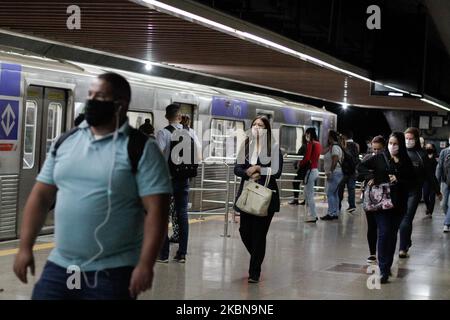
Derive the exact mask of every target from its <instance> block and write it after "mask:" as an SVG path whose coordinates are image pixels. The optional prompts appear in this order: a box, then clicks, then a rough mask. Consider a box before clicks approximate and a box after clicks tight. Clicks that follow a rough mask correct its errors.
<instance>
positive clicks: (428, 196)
mask: <svg viewBox="0 0 450 320" xmlns="http://www.w3.org/2000/svg"><path fill="white" fill-rule="evenodd" d="M425 151H426V153H427V156H428V158H429V159H430V162H431V171H432V172H436V168H437V165H438V162H437V160H436V158H437V152H436V147H435V146H434V144H432V143H427V144H426V145H425ZM438 182H439V180H438ZM423 198H424V201H425V205H426V207H427V209H426V211H425V217H426V218H428V219H431V218H432V217H433V211H434V205H435V203H436V191H435V190H434V188H433V187H432V185H431V184H430V182H429V181H428V179H427V180H425V182H424V184H423Z"/></svg>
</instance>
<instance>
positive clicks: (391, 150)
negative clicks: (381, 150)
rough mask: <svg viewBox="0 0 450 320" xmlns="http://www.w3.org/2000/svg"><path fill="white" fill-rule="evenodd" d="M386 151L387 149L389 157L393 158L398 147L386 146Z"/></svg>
mask: <svg viewBox="0 0 450 320" xmlns="http://www.w3.org/2000/svg"><path fill="white" fill-rule="evenodd" d="M388 149H389V153H390V154H391V155H393V156H395V155H397V154H398V146H394V145H392V144H390V145H389V146H388Z"/></svg>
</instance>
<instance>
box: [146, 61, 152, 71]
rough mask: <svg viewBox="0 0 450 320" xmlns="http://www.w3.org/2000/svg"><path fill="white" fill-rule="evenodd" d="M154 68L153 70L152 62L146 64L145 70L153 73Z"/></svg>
mask: <svg viewBox="0 0 450 320" xmlns="http://www.w3.org/2000/svg"><path fill="white" fill-rule="evenodd" d="M152 68H153V66H152V64H151V63H150V62H147V63H146V64H145V70H147V71H152Z"/></svg>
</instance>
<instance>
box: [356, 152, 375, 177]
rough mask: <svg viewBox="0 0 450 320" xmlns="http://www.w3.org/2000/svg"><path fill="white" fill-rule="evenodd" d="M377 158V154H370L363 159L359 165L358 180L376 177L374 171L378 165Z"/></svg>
mask: <svg viewBox="0 0 450 320" xmlns="http://www.w3.org/2000/svg"><path fill="white" fill-rule="evenodd" d="M376 158H377V157H376V156H369V157H366V158H365V159H363V160H362V161H361V163H360V164H359V165H358V167H357V172H358V181H363V180H366V181H368V180H371V179H374V178H375V174H374V171H375V167H376V166H375V161H376V160H375V159H376Z"/></svg>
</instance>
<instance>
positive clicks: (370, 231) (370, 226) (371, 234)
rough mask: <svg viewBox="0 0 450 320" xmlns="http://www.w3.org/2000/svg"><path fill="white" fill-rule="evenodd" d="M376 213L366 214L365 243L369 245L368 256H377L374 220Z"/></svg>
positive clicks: (376, 236)
mask: <svg viewBox="0 0 450 320" xmlns="http://www.w3.org/2000/svg"><path fill="white" fill-rule="evenodd" d="M375 215H376V212H366V219H367V242H368V244H369V251H370V255H371V256H374V255H376V254H377V238H378V230H377V228H378V227H377V219H376V218H375Z"/></svg>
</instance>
